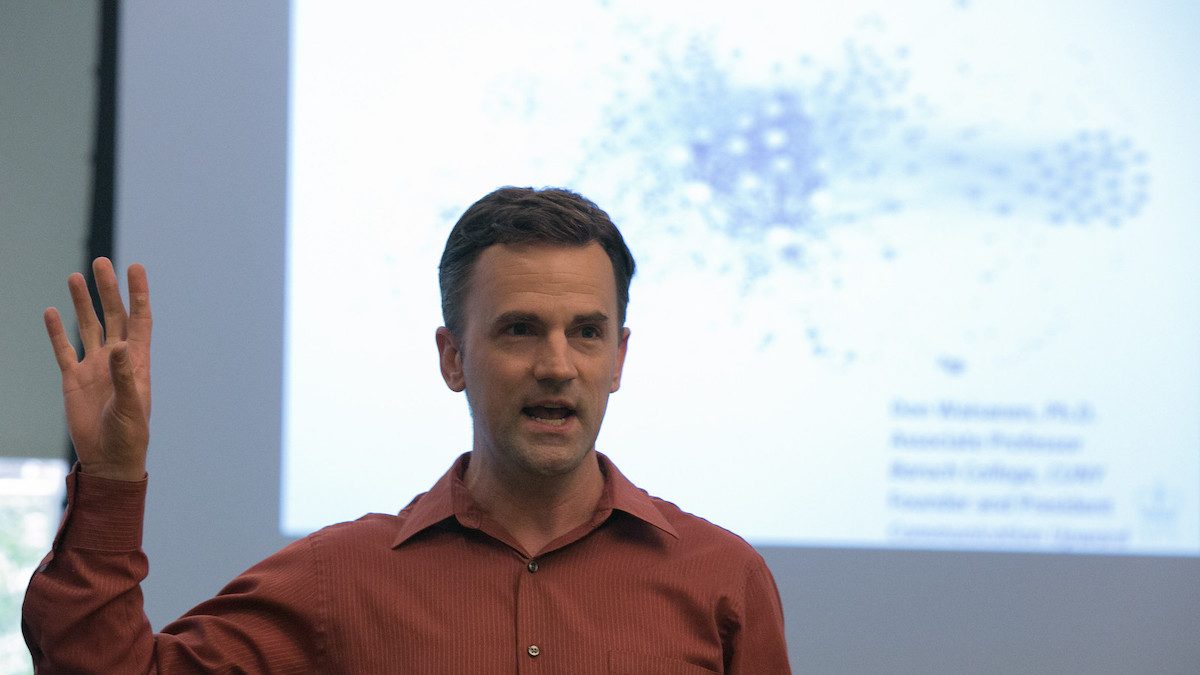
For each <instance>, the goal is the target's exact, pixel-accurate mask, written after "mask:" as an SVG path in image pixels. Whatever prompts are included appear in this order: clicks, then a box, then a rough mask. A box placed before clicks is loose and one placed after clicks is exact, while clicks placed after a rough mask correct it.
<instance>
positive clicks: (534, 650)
mask: <svg viewBox="0 0 1200 675" xmlns="http://www.w3.org/2000/svg"><path fill="white" fill-rule="evenodd" d="M525 651H527V652H529V655H530V656H534V657H536V656H537V655H538V654H541V653H542V648H541V647H539V646H537V645H529V647H528V648H527V649H526V650H525Z"/></svg>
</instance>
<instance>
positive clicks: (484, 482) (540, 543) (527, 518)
mask: <svg viewBox="0 0 1200 675" xmlns="http://www.w3.org/2000/svg"><path fill="white" fill-rule="evenodd" d="M489 459H490V458H489V457H488V456H487V455H486V454H482V453H479V452H473V453H471V459H470V461H469V462H468V464H467V470H466V475H465V476H464V477H463V478H464V483H465V484H466V486H467V490H468V491H470V493H471V497H472V498H473V499H474V500H475V502H476V503H477V504H478V505H479V507H480V508H481V509H483V511H484V512H485V513H487V514H488V516H489V517H490V518H491V519H492V520H494V521H496V522H497V523H499V524H500V526H501V527H503V528H504V529H505V530H507V531H508V533H509V534H511V535H512V536H513V538H515V539H516V541H517V543H518V544H519V545H520V546H521V548H523V549H524V550H525V552H526V553H528V554H529V555H530V556H535V555H537V554H538V553H540V552H541V551H542V549H544V548H545V547H546V545H547V544H549V543H550V542H552V541H554V540H555V539H557V538H559V537H561V536H562V535H564V534H566V533H568V532H570V531H571V530H573V529H575V528H577V527H579V526H580V525H583V524H584V523H586V522H588V521H589V520H590V519H591V518H592V515H593V514H594V513H595V511H596V504H597V503H599V501H600V496H601V494H602V493H603V492H604V476H603V474H602V473H601V472H600V462H599V459H598V458H597V457H596V453H595V451H592V452H590V453H588V455H587V457H585V458H584V460H583V462H582V463H581V464H580V465H579V467H577V468H576V469H575V470H574V471H572V472H570V473H567V474H563V475H560V476H537V475H533V476H531V475H526V474H522V473H519V472H506V471H504V470H503V467H499V466H494V465H493V464H494V463H493V462H490V461H489Z"/></svg>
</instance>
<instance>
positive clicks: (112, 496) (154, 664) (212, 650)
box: [21, 470, 322, 674]
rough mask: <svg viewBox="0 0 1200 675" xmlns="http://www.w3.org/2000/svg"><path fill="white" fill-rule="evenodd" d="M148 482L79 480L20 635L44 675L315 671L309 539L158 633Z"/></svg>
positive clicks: (71, 479)
mask: <svg viewBox="0 0 1200 675" xmlns="http://www.w3.org/2000/svg"><path fill="white" fill-rule="evenodd" d="M145 500H146V481H145V480H142V481H140V482H126V481H117V480H107V479H104V478H99V477H96V476H88V475H85V474H82V473H80V472H79V471H78V470H75V471H73V472H72V473H71V474H70V475H69V476H68V477H67V509H66V513H65V514H64V516H63V522H62V525H61V526H60V528H59V531H58V534H57V535H56V537H55V539H54V544H53V546H52V548H51V551H50V553H49V554H48V555H47V556H46V557H45V558H44V559H43V561H42V563H41V565H39V566H38V568H37V571H35V572H34V574H33V577H32V579H31V580H30V583H29V589H28V591H27V592H26V595H25V604H24V607H23V611H22V617H21V630H22V632H23V633H24V636H25V642H26V644H27V645H28V647H29V652H30V655H31V656H32V657H33V664H34V668H35V670H36V672H38V673H65V672H70V673H114V674H124V673H194V672H215V671H219V672H251V673H252V672H267V671H270V672H273V673H274V672H297V673H300V672H311V671H313V670H316V669H320V666H318V665H317V664H318V663H319V660H320V656H321V652H322V644H321V640H320V639H319V633H320V631H319V629H318V627H319V625H320V617H319V616H318V615H317V614H316V612H317V611H318V609H317V608H319V607H321V606H322V603H320V602H317V601H316V598H315V596H316V595H317V594H319V593H320V592H321V589H320V584H319V583H317V579H315V578H314V572H315V569H316V562H315V559H314V557H313V551H312V547H311V544H310V543H309V542H308V541H307V540H301V541H299V542H296V543H294V544H292V545H290V546H288V547H287V548H285V549H283V550H282V551H280V552H279V553H277V554H275V555H274V556H271V557H270V558H268V559H266V560H264V561H263V562H261V563H259V564H258V565H255V566H254V567H252V568H251V569H250V570H248V571H247V572H245V573H243V574H242V575H240V576H239V577H237V578H236V579H235V580H234V581H233V582H231V583H230V584H229V585H228V586H226V587H225V589H224V590H222V591H221V593H220V594H218V595H217V596H216V597H214V598H212V599H211V600H208V601H205V602H204V603H202V604H201V605H199V606H197V607H196V608H195V609H193V610H191V611H190V612H188V613H187V614H186V615H185V616H184V617H182V618H180V619H179V620H177V621H175V622H173V623H171V624H170V625H168V626H167V627H166V628H165V629H164V630H163V632H162V633H158V634H155V633H154V632H153V631H152V630H151V627H150V622H149V620H148V619H147V618H146V614H145V612H144V610H143V606H142V592H141V582H142V580H143V579H145V578H146V574H147V573H148V571H149V565H148V562H147V560H146V555H145V553H144V552H143V551H142V548H141V544H142V516H143V512H144V508H145Z"/></svg>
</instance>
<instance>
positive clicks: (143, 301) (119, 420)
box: [43, 258, 152, 480]
mask: <svg viewBox="0 0 1200 675" xmlns="http://www.w3.org/2000/svg"><path fill="white" fill-rule="evenodd" d="M92 272H93V275H94V276H95V279H96V288H97V290H98V291H99V295H100V305H101V307H102V309H103V312H104V325H103V326H101V324H100V321H99V319H98V318H97V317H96V313H95V310H94V309H93V308H92V302H91V298H90V296H89V294H88V289H87V282H86V281H84V278H83V275H81V274H78V273H76V274H72V275H71V276H70V277H68V279H67V287H68V289H69V290H70V292H71V301H72V303H73V304H74V306H75V317H76V320H77V322H78V324H79V337H80V340H81V341H82V343H83V349H84V358H83V359H82V360H80V359H79V357H78V355H77V354H76V353H75V348H74V347H73V346H72V345H71V341H70V340H69V339H67V334H66V331H65V330H64V328H63V323H62V318H61V317H60V316H59V313H58V310H56V309H55V308H53V307H51V308H50V309H47V310H46V312H45V314H44V316H43V318H44V319H45V322H46V332H47V334H48V335H49V336H50V344H51V346H52V347H53V348H54V357H55V359H56V360H57V361H58V367H59V370H60V371H61V372H62V387H63V405H64V407H65V409H66V415H67V429H68V431H69V432H70V434H71V442H72V443H73V444H74V445H75V453H76V454H77V455H78V456H79V463H80V465H81V468H82V470H83V472H84V473H88V474H93V475H97V476H102V477H106V478H115V479H119V480H141V479H142V477H143V476H144V475H145V470H146V448H147V446H148V445H149V442H150V331H151V324H152V321H151V317H150V288H149V283H148V281H147V279H146V270H145V268H143V267H142V266H141V265H136V264H135V265H131V266H130V267H129V272H128V280H129V305H130V309H129V312H128V313H126V311H125V305H124V303H123V302H122V301H121V292H120V289H119V288H118V285H117V276H116V272H115V271H114V270H113V265H112V262H111V261H110V260H108V259H107V258H97V259H96V260H95V261H94V262H93V263H92Z"/></svg>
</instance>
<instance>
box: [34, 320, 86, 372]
mask: <svg viewBox="0 0 1200 675" xmlns="http://www.w3.org/2000/svg"><path fill="white" fill-rule="evenodd" d="M42 321H44V322H45V324H46V334H47V335H49V336H50V346H51V347H52V348H53V349H54V360H55V361H57V362H58V369H59V370H62V371H66V370H67V369H68V368H70V367H72V366H74V365H75V363H76V362H78V361H79V355H77V354H76V353H75V346H74V345H72V344H71V341H70V340H68V339H67V331H65V330H63V325H62V317H60V316H59V315H58V310H57V309H55V308H53V307H51V308H49V309H47V310H46V311H45V312H43V313H42Z"/></svg>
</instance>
